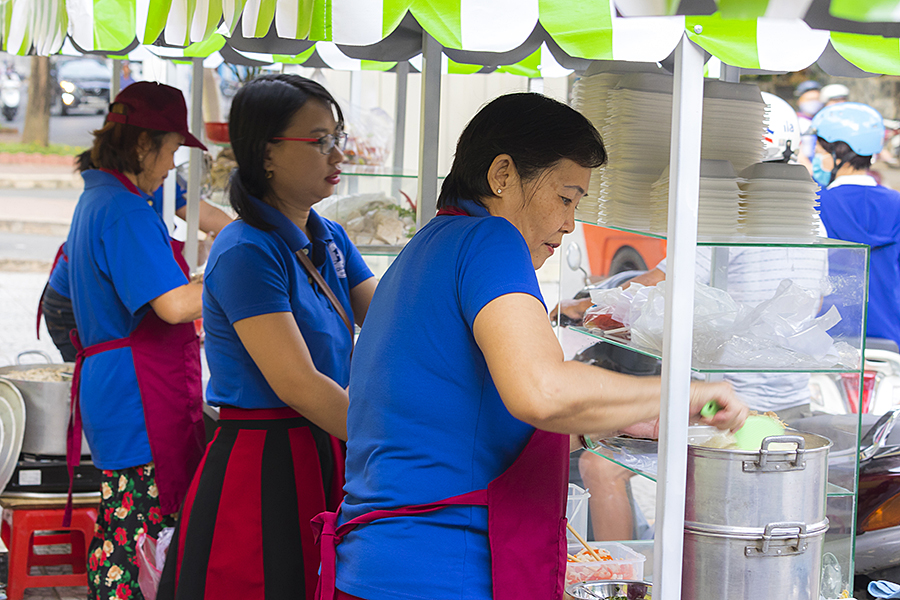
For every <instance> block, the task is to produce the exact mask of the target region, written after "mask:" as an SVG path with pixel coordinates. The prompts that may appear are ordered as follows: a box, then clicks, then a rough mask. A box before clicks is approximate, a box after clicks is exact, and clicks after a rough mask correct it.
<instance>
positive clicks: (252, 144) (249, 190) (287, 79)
mask: <svg viewBox="0 0 900 600" xmlns="http://www.w3.org/2000/svg"><path fill="white" fill-rule="evenodd" d="M310 99H315V100H318V101H320V102H322V103H324V104H325V105H326V106H328V107H333V108H334V111H335V113H337V122H338V128H339V129H343V128H344V115H343V113H342V112H341V107H340V106H338V103H337V101H336V100H335V99H334V97H333V96H332V95H331V94H330V93H329V92H328V90H326V89H325V88H324V87H322V85H320V84H319V83H316V82H315V81H313V80H311V79H307V78H305V77H301V76H299V75H293V74H288V73H279V74H273V75H262V76H260V77H257V78H255V79H252V80H250V81H249V82H247V83H246V84H244V85H243V86H242V87H241V89H239V90H238V92H237V94H235V96H234V99H233V100H232V102H231V113H230V115H229V118H228V137H229V138H230V140H231V148H232V149H233V150H234V158H235V160H236V161H237V165H238V166H237V169H235V170H234V172H233V173H232V174H231V179H230V181H229V190H228V198H229V200H230V202H231V206H232V208H234V210H235V212H236V213H237V214H238V216H239V217H240V218H241V219H242V220H243V221H245V222H246V223H247V224H248V225H251V226H253V227H256V228H257V229H262V230H266V231H268V230H271V229H272V225H271V224H270V223H267V222H266V221H265V219H263V218H262V216H260V215H259V213H258V211H256V210H255V209H254V207H253V204H251V203H250V201H249V198H248V197H249V196H253V197H255V198H257V199H259V200H264V198H265V196H266V193H267V192H268V190H269V181H268V179H266V169H265V166H264V165H265V157H266V144H268V143H269V142H270V141H271V140H272V138H275V137H279V136H281V135H282V134H283V133H284V132H285V130H286V129H287V128H288V126H289V125H290V122H291V119H292V118H293V116H294V114H295V113H296V112H297V111H298V110H300V109H301V108H302V107H303V106H304V105H305V104H306V103H307V102H308V101H309V100H310Z"/></svg>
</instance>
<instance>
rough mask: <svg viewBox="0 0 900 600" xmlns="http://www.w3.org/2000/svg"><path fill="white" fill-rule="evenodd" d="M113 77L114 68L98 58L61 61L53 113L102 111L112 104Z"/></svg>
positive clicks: (58, 67) (55, 88) (55, 87)
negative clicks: (110, 97) (110, 100)
mask: <svg viewBox="0 0 900 600" xmlns="http://www.w3.org/2000/svg"><path fill="white" fill-rule="evenodd" d="M111 78H112V69H110V68H109V66H107V65H106V64H104V63H102V62H100V61H99V60H94V59H92V58H78V59H75V60H69V61H66V62H62V63H59V64H58V65H57V67H56V85H55V86H54V91H55V93H56V97H55V98H54V100H53V109H54V110H53V112H54V113H56V114H60V115H68V114H71V113H73V112H91V113H97V114H103V113H104V112H105V111H106V110H107V108H108V107H109V86H110V80H111Z"/></svg>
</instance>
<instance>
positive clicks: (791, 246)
mask: <svg viewBox="0 0 900 600" xmlns="http://www.w3.org/2000/svg"><path fill="white" fill-rule="evenodd" d="M584 226H585V227H597V225H593V224H585V225H584ZM634 233H641V232H634ZM657 237H659V236H657ZM868 259H869V247H868V246H865V245H861V244H853V243H849V242H843V241H839V240H831V239H825V238H809V239H803V240H799V241H798V240H791V239H786V238H750V237H735V238H720V239H712V238H699V239H698V240H697V259H696V262H695V265H694V267H695V277H696V280H697V286H696V288H695V301H694V316H693V344H692V347H693V348H692V349H693V353H692V361H691V364H692V374H693V377H694V378H696V379H705V380H720V379H726V380H729V381H731V382H732V384H733V385H734V387H735V388H736V390H737V391H738V393H739V394H741V392H742V391H747V390H750V391H751V394H750V396H749V397H745V398H744V399H745V401H747V403H748V405H750V407H751V408H758V409H759V410H760V412H765V411H766V410H775V409H777V408H778V402H779V401H782V400H784V399H785V398H786V397H788V394H787V393H786V392H785V390H791V389H792V390H794V392H793V393H794V395H795V396H796V393H797V390H798V389H801V390H809V389H810V382H811V381H812V382H813V383H815V386H812V387H818V388H824V387H831V388H834V389H840V390H841V392H843V395H844V398H845V399H846V398H847V397H849V398H850V400H851V401H850V402H844V403H842V404H836V403H834V402H826V401H824V399H823V394H818V395H812V404H811V407H810V408H811V409H812V412H813V416H808V414H804V415H801V416H800V418H797V419H786V420H787V421H788V424H789V425H790V426H793V427H795V428H796V429H798V430H800V431H806V432H809V433H815V434H818V435H821V436H824V437H827V438H828V439H829V440H831V441H832V443H833V446H832V448H831V451H830V453H829V462H828V484H827V490H826V496H827V500H826V514H827V516H828V518H829V520H830V528H829V530H828V533H827V534H826V537H825V551H824V552H825V555H826V560H825V561H824V562H823V565H828V568H829V577H831V578H832V579H834V578H835V577H838V576H839V577H840V581H841V586H842V590H848V591H851V592H852V575H853V567H854V563H853V554H854V539H855V537H854V534H855V528H856V523H855V517H856V502H857V500H856V492H857V472H858V439H859V429H860V416H859V414H858V413H856V412H853V410H852V407H853V405H854V403H853V400H854V398H860V397H861V394H862V393H863V392H862V381H863V377H862V376H861V374H862V368H863V367H862V364H863V361H862V356H863V353H864V344H865V335H864V331H865V317H866V298H867V282H868V263H869V260H868ZM651 268H652V266H651ZM664 269H665V266H663V270H664ZM560 279H561V286H562V287H564V288H565V289H573V288H576V287H577V286H578V284H579V283H580V282H583V281H587V280H588V279H589V277H588V274H586V273H584V272H583V271H580V270H577V269H576V268H574V267H573V265H568V266H567V265H566V264H565V262H564V263H563V266H562V268H561V275H560ZM566 280H568V281H566ZM661 285H662V289H661V290H660V289H654V288H649V287H648V288H644V289H643V290H641V291H634V290H630V291H623V290H621V288H618V287H617V285H611V284H605V283H604V282H602V281H601V282H600V283H597V284H592V285H588V286H586V287H585V288H584V289H583V290H582V292H580V293H579V294H580V295H581V296H584V295H585V292H591V291H592V292H593V293H592V294H591V296H592V300H593V301H594V304H595V308H594V309H592V311H596V313H597V314H598V315H602V317H603V318H593V319H591V318H588V319H587V320H586V321H585V322H586V323H587V324H588V326H585V325H584V324H575V325H569V326H566V327H560V328H559V331H558V333H559V338H560V343H561V345H562V346H563V348H564V350H565V353H566V358H568V359H573V358H574V359H575V360H581V361H583V362H593V363H594V364H598V365H600V366H607V367H609V366H610V365H609V363H608V361H609V357H610V356H614V355H615V353H611V352H609V350H608V349H606V350H604V352H603V355H604V357H605V358H604V360H605V361H607V362H606V364H604V363H603V362H600V361H595V360H594V359H593V358H592V356H596V352H595V351H594V350H595V349H596V348H598V347H597V346H596V345H597V344H609V345H613V346H615V347H618V348H621V349H624V350H625V351H626V353H628V354H630V353H637V354H639V355H643V356H645V357H648V359H649V360H651V361H652V360H660V359H661V358H662V351H661V348H662V312H663V306H664V295H665V294H664V289H665V284H664V283H662V284H661ZM659 287H660V286H659V285H657V286H655V288H659ZM601 306H606V307H607V308H606V309H603V310H601V309H599V307H601ZM592 352H593V354H592ZM618 356H620V357H621V356H622V353H621V352H620V353H619V354H618ZM644 362H645V363H646V362H647V361H646V360H645V361H644ZM798 386H799V388H798ZM756 391H759V393H758V394H756V393H755V392H756ZM766 395H768V396H769V398H768V399H765V398H763V400H762V405H761V406H756V407H754V406H753V403H754V401H759V396H766ZM779 396H781V397H779ZM807 397H809V395H808V396H807ZM855 405H856V406H859V403H858V402H857V403H856V404H855ZM595 442H596V444H597V447H596V448H595V449H593V450H592V452H593V453H594V454H597V455H599V456H602V457H603V458H605V459H607V460H610V461H613V462H615V463H617V464H618V465H620V466H621V467H623V468H625V469H628V470H629V471H631V472H633V473H635V474H636V475H638V476H640V477H642V478H645V479H647V480H650V481H656V477H657V442H656V441H655V440H645V439H636V438H630V437H627V436H617V437H613V438H608V439H605V440H595ZM687 501H688V502H689V501H690V499H687ZM645 516H647V517H648V518H650V519H652V518H653V515H652V514H651V515H645ZM646 546H647V545H646V543H644V547H643V550H644V551H647V547H646Z"/></svg>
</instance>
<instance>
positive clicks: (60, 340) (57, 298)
mask: <svg viewBox="0 0 900 600" xmlns="http://www.w3.org/2000/svg"><path fill="white" fill-rule="evenodd" d="M75 160H76V164H77V166H76V168H77V169H78V171H79V172H82V173H83V172H84V171H87V170H88V169H93V168H94V165H93V164H92V163H91V151H90V150H87V151H85V152H84V153H83V154H81V155H79V156H78V157H77V158H76V159H75ZM182 184H183V180H182V179H181V178H180V177H179V178H178V184H177V186H176V192H175V214H176V215H177V216H179V217H181V218H182V219H184V218H185V216H186V214H187V199H186V198H185V196H184V194H185V192H186V190H185V189H184V186H183V185H182ZM139 191H140V190H139ZM141 193H143V192H141ZM146 200H147V204H149V205H150V206H151V207H152V208H153V210H154V211H156V214H157V215H159V218H160V219H162V218H163V214H162V211H163V204H162V200H163V198H162V187H159V188H157V190H156V192H154V193H153V194H152V195H147V196H146ZM230 222H231V217H230V216H228V215H227V214H226V213H225V212H224V211H223V210H222V209H220V208H217V207H215V206H213V205H212V204H209V203H208V202H201V203H200V223H199V224H200V230H201V231H203V232H205V233H206V234H207V235H209V236H212V237H215V235H216V234H217V233H218V232H219V231H221V230H222V228H223V227H225V226H226V225H227V224H228V223H230ZM70 296H71V292H70V291H69V258H68V256H66V245H65V243H63V244H62V245H61V246H60V247H59V251H58V252H57V255H56V258H55V260H54V261H53V268H52V269H51V271H50V279H49V280H48V281H47V285H46V286H45V287H44V292H43V294H41V299H40V303H39V306H38V320H37V335H38V338H39V339H40V337H41V316H42V315H43V317H44V321H45V322H46V323H47V332H48V333H49V334H50V338H51V339H52V340H53V345H55V346H56V348H57V349H58V350H59V353H60V355H62V359H63V360H64V361H65V362H73V361H74V360H75V354H76V350H75V346H74V345H72V340H71V339H70V338H69V332H70V331H72V330H73V329H75V327H76V325H75V313H74V312H73V310H72V300H71V298H70Z"/></svg>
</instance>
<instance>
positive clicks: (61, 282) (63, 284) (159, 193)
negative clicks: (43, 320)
mask: <svg viewBox="0 0 900 600" xmlns="http://www.w3.org/2000/svg"><path fill="white" fill-rule="evenodd" d="M141 193H142V194H143V193H144V192H141ZM185 193H186V190H185V189H184V188H183V187H182V186H181V182H179V183H178V184H176V187H175V210H178V209H179V208H181V207H182V206H184V205H185V204H187V198H185V195H184V194H185ZM145 197H146V199H147V204H149V205H150V206H151V207H152V208H153V210H155V211H156V213H157V214H158V215H159V218H160V219H162V218H163V214H162V211H163V189H162V186H160V187H159V189H157V190H156V193H155V194H153V195H152V196H150V195H146V196H145ZM65 253H66V256H68V250H66V251H65ZM49 283H50V287H52V288H53V289H54V290H55V291H56V292H57V293H58V294H59V295H60V296H64V297H66V298H69V297H71V292H70V291H69V264H68V261H67V260H66V259H65V258H62V257H60V259H59V260H58V261H57V263H56V266H54V267H53V271H51V273H50V282H49Z"/></svg>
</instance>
